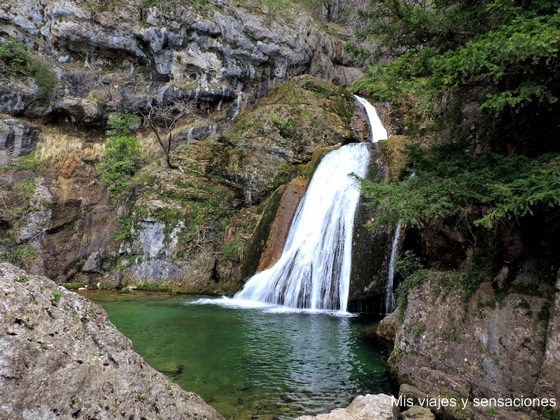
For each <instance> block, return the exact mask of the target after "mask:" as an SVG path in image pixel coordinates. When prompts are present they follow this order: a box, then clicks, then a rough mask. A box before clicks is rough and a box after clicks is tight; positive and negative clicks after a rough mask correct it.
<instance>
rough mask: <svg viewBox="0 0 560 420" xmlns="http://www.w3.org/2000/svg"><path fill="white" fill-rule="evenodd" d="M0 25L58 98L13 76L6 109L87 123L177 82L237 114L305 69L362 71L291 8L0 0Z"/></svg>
mask: <svg viewBox="0 0 560 420" xmlns="http://www.w3.org/2000/svg"><path fill="white" fill-rule="evenodd" d="M177 3H179V2H177ZM232 3H233V2H232ZM280 15H284V16H285V17H284V18H282V17H280ZM271 16H274V17H271ZM0 31H1V32H2V33H7V34H10V35H12V36H15V37H17V38H19V39H22V40H24V41H25V42H26V43H28V44H29V45H32V46H33V48H32V49H33V51H34V52H36V53H37V54H39V55H40V56H42V57H44V58H45V59H47V60H48V62H49V65H50V66H52V69H53V71H54V72H55V74H56V75H57V78H58V79H59V86H58V90H57V92H58V94H59V97H60V99H59V100H57V101H53V102H52V103H50V104H49V101H48V100H46V101H45V100H44V99H48V98H41V95H39V93H38V91H37V86H36V83H34V81H33V80H32V79H31V78H30V79H29V80H26V81H22V80H18V79H17V78H8V79H7V80H5V83H3V86H2V87H1V88H0V99H1V100H0V112H6V113H9V114H11V115H27V116H39V117H41V116H47V115H55V116H56V117H57V118H59V117H61V116H65V117H68V118H71V119H72V120H74V121H76V122H79V123H81V124H85V125H90V126H92V125H93V126H95V125H102V124H103V123H104V120H105V119H106V115H107V113H110V112H115V111H121V110H123V109H134V108H135V107H137V106H141V105H139V104H140V103H146V101H152V100H156V101H159V102H162V101H165V100H166V92H168V93H170V92H174V91H176V90H178V91H179V92H180V93H181V95H180V96H181V99H188V100H192V101H193V102H196V103H197V104H198V106H199V107H200V108H201V109H204V110H206V111H208V112H213V111H216V109H220V108H224V107H225V108H229V111H227V112H225V114H228V115H229V116H233V115H235V114H237V113H238V112H239V107H240V105H241V104H242V103H245V104H246V103H252V102H254V101H255V99H257V98H260V97H262V96H264V95H265V94H266V93H267V92H268V91H269V90H270V89H271V88H273V87H275V86H278V85H279V84H281V83H283V82H285V81H287V80H289V79H290V78H292V77H294V76H297V75H300V74H304V73H308V74H311V75H316V76H319V77H321V78H323V79H324V80H327V81H333V80H335V81H337V82H339V83H342V84H346V85H351V84H352V83H353V82H354V81H356V79H357V78H358V77H359V76H360V75H361V72H360V70H358V69H356V68H354V67H353V65H352V62H351V59H350V56H349V55H348V54H347V52H346V51H345V49H344V47H343V46H344V42H345V41H347V39H345V40H343V39H340V38H337V37H333V36H331V35H328V34H326V33H325V32H324V31H323V30H322V29H321V27H320V25H318V24H317V23H315V22H314V20H313V19H312V18H311V16H309V15H307V14H306V13H301V11H297V10H289V8H286V9H285V10H283V13H276V14H274V13H265V12H264V10H262V9H261V8H259V7H251V6H250V5H248V6H241V5H239V4H236V5H234V4H229V2H214V4H211V3H210V2H209V3H208V5H207V7H202V8H196V7H189V6H188V5H187V6H185V5H177V4H175V3H170V4H166V3H162V4H161V7H147V6H146V2H144V1H143V0H133V1H127V2H121V3H119V4H118V5H116V6H114V7H111V5H110V4H109V2H102V3H99V4H97V3H95V2H89V1H85V0H80V1H73V2H68V1H63V0H49V1H46V2H40V3H38V2H36V1H33V0H23V1H19V2H17V3H13V2H12V3H6V4H4V5H2V6H1V8H0ZM16 87H17V88H16Z"/></svg>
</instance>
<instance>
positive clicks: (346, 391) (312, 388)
mask: <svg viewBox="0 0 560 420" xmlns="http://www.w3.org/2000/svg"><path fill="white" fill-rule="evenodd" d="M87 297H89V298H90V299H92V300H95V301H97V302H98V303H99V304H101V305H102V306H103V307H104V308H105V309H106V310H107V313H108V314H109V318H110V320H111V321H112V322H113V323H114V324H115V325H116V326H117V328H118V329H119V330H120V331H121V332H123V333H124V334H125V335H126V336H127V337H129V338H130V339H131V340H132V342H133V343H134V346H135V348H136V350H137V351H138V352H139V353H140V354H141V355H142V356H143V357H144V358H145V359H146V361H147V362H148V363H149V364H150V365H152V366H153V367H154V368H156V369H157V370H159V371H160V372H163V373H165V374H166V375H168V376H169V377H170V378H171V379H172V380H173V381H174V382H176V383H177V384H179V385H180V386H182V387H183V388H185V389H187V390H190V391H194V392H196V393H197V394H199V395H201V396H202V397H203V398H204V399H205V400H206V401H207V402H208V403H210V404H211V405H213V406H214V407H215V408H216V409H217V410H218V411H220V412H221V413H222V414H223V415H224V416H225V417H226V418H251V417H252V416H254V417H253V418H277V417H285V418H293V417H296V416H298V415H303V414H317V413H322V412H327V411H330V410H331V409H333V408H335V407H340V406H346V405H348V403H349V402H350V401H351V400H352V398H353V397H354V396H356V395H359V394H364V393H378V392H388V384H387V375H386V358H385V356H384V354H383V353H382V351H381V349H379V348H377V347H376V346H375V345H374V343H373V342H371V341H369V340H368V339H367V338H366V336H365V335H364V334H363V330H364V327H365V326H366V325H367V324H366V322H365V320H363V319H361V318H359V317H338V316H332V315H327V314H309V313H270V312H268V311H266V310H264V309H240V308H232V307H223V306H219V305H215V304H197V303H196V302H198V300H197V299H196V298H193V297H184V296H167V295H161V294H145V293H127V294H117V293H108V292H97V293H96V292H91V293H87Z"/></svg>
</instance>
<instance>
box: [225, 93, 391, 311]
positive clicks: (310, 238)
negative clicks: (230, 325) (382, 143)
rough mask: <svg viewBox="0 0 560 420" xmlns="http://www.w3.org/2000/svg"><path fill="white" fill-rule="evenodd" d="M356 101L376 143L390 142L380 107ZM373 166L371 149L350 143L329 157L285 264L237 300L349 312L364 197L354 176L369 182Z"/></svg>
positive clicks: (301, 210) (250, 284) (257, 278)
mask: <svg viewBox="0 0 560 420" xmlns="http://www.w3.org/2000/svg"><path fill="white" fill-rule="evenodd" d="M356 98H357V99H358V101H359V102H360V103H361V104H362V105H363V106H364V107H365V109H366V112H367V114H368V119H369V122H370V126H371V129H372V141H373V142H376V141H378V140H381V139H384V138H387V132H386V130H385V128H384V127H383V125H382V124H381V121H380V120H379V117H378V116H377V113H376V111H375V108H374V107H373V106H372V105H371V104H370V103H369V102H367V101H366V100H365V99H363V98H360V97H358V96H356ZM368 163H369V151H368V147H367V145H366V144H349V145H347V146H344V147H341V148H340V149H338V150H335V151H333V152H330V153H329V154H327V155H326V156H325V157H324V158H323V160H322V161H321V163H320V165H319V167H318V168H317V170H316V171H315V173H314V175H313V178H312V180H311V182H310V184H309V187H308V189H307V192H306V194H305V196H304V198H303V200H302V201H301V203H300V204H299V206H298V209H297V211H296V214H295V217H294V220H293V221H292V224H291V226H290V231H289V233H288V238H287V240H286V244H285V246H284V249H283V251H282V255H281V257H280V259H279V260H278V262H276V264H274V266H272V267H271V268H269V269H267V270H264V271H262V272H260V273H257V274H255V275H254V276H253V277H251V278H250V279H249V280H248V281H247V283H246V284H245V287H244V288H243V290H241V291H240V292H239V293H237V295H235V297H234V299H235V300H250V301H259V302H266V303H272V304H277V305H283V306H287V307H292V308H306V309H312V310H317V309H322V310H340V311H343V312H346V308H347V303H348V293H349V287H350V269H351V260H352V233H353V229H354V215H355V213H356V207H357V204H358V201H359V198H360V191H359V189H358V186H357V185H356V183H355V181H354V180H353V179H352V178H351V177H350V176H349V175H350V174H351V173H354V174H356V175H357V176H359V177H364V176H365V175H366V170H367V166H368Z"/></svg>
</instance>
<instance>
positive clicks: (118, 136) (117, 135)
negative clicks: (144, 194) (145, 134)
mask: <svg viewBox="0 0 560 420" xmlns="http://www.w3.org/2000/svg"><path fill="white" fill-rule="evenodd" d="M138 121H139V119H138V117H137V116H136V115H133V114H126V113H125V114H121V115H114V116H111V117H110V118H109V121H108V124H109V127H110V128H111V130H110V131H109V136H110V137H109V139H108V140H107V142H106V144H105V162H102V163H101V164H99V166H98V171H99V174H100V176H101V181H102V182H103V183H104V184H105V186H106V187H107V190H108V192H109V196H110V197H111V199H113V200H121V199H124V198H125V197H126V196H127V195H128V194H130V192H131V190H132V186H133V176H134V175H135V174H136V172H137V171H138V170H139V169H140V164H141V153H140V142H139V141H138V139H137V138H136V137H135V136H134V135H133V134H132V133H133V129H134V126H135V125H136V124H137V123H138Z"/></svg>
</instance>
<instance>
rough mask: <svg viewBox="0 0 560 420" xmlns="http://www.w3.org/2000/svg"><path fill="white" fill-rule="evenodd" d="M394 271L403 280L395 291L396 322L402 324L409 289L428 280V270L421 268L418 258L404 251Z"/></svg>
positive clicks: (410, 252) (412, 253)
mask: <svg viewBox="0 0 560 420" xmlns="http://www.w3.org/2000/svg"><path fill="white" fill-rule="evenodd" d="M395 270H396V271H397V272H398V273H400V274H401V275H402V276H403V278H404V280H403V282H402V283H401V284H399V287H398V289H397V293H398V297H397V307H398V313H397V320H398V322H399V323H402V322H403V321H404V314H405V312H406V307H407V306H408V293H409V292H410V290H411V289H413V288H414V287H415V286H417V285H419V284H421V283H422V282H424V281H425V280H426V279H427V278H428V275H429V270H428V269H426V268H425V267H424V266H423V264H422V262H421V261H420V258H418V257H417V256H416V255H415V254H414V252H412V251H406V252H405V253H404V255H403V256H402V257H401V258H400V259H399V261H397V263H396V264H395Z"/></svg>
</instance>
